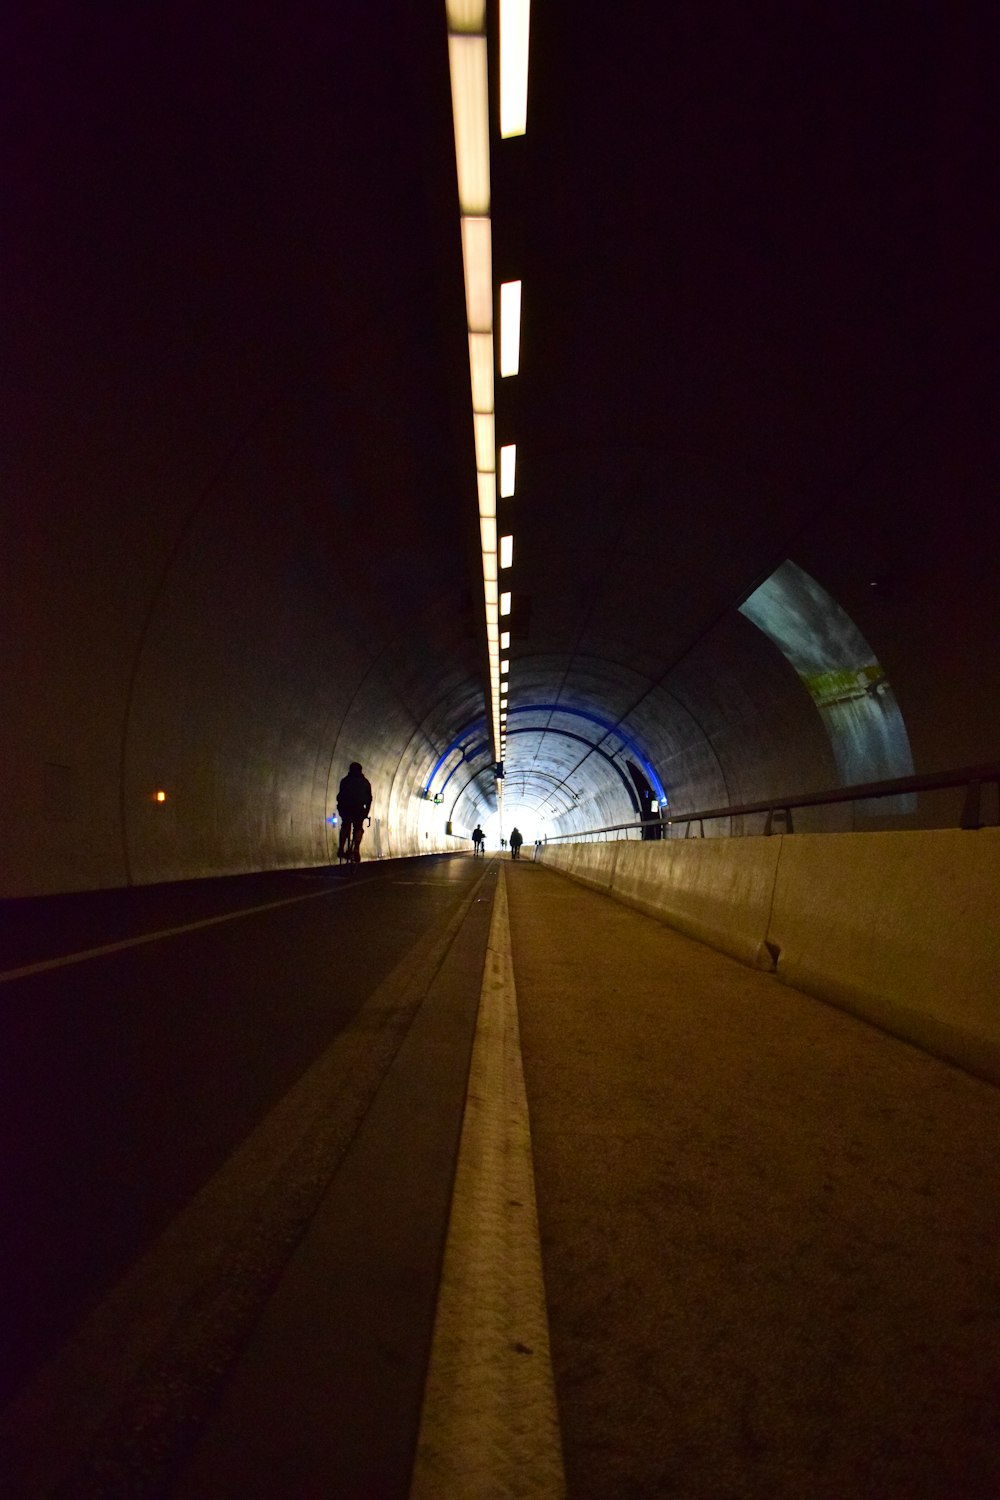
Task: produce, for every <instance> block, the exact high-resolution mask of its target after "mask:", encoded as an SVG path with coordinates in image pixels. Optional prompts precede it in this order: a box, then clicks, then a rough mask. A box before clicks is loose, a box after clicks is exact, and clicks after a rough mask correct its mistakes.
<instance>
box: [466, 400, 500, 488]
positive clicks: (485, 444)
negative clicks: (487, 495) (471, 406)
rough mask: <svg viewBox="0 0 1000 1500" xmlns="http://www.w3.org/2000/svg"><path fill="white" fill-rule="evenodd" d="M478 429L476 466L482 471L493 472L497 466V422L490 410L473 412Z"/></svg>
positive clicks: (473, 418) (476, 428)
mask: <svg viewBox="0 0 1000 1500" xmlns="http://www.w3.org/2000/svg"><path fill="white" fill-rule="evenodd" d="M472 422H473V426H474V427H475V430H476V468H477V469H478V470H479V472H480V473H481V474H482V473H490V474H492V473H493V470H494V468H495V467H496V451H497V450H496V424H495V423H494V421H493V413H492V412H490V411H476V412H473V414H472Z"/></svg>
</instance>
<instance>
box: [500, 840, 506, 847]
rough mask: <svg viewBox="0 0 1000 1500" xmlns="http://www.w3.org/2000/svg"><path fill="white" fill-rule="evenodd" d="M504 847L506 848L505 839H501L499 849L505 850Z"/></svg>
mask: <svg viewBox="0 0 1000 1500" xmlns="http://www.w3.org/2000/svg"><path fill="white" fill-rule="evenodd" d="M506 847H507V840H506V839H501V840H500V848H501V849H506Z"/></svg>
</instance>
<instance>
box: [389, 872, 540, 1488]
mask: <svg viewBox="0 0 1000 1500" xmlns="http://www.w3.org/2000/svg"><path fill="white" fill-rule="evenodd" d="M565 1492H566V1485H565V1477H564V1474H563V1462H562V1449H561V1443H560V1435H559V1421H558V1415H557V1411H556V1400H555V1386H554V1382H553V1377H552V1363H551V1357H550V1352H549V1331H548V1317H547V1313H546V1307H545V1289H544V1285H543V1281H542V1257H541V1246H540V1244H539V1238H538V1219H537V1214H536V1208H535V1183H534V1173H533V1170H532V1165H531V1133H530V1128H529V1121H528V1104H527V1098H526V1096H525V1090H524V1072H523V1068H522V1063H521V1047H520V1038H519V1033H518V1020H517V996H516V993H515V989H514V971H513V964H512V962H511V951H510V927H509V923H508V917H507V891H506V886H505V883H504V873H503V867H502V866H501V867H500V872H499V879H498V881H497V888H496V895H495V898H494V904H493V917H492V923H491V927H490V937H489V945H488V949H487V954H486V966H485V972H484V974H483V987H482V994H481V997H480V1002H479V1020H478V1024H477V1027H476V1037H475V1042H474V1044H473V1051H472V1063H471V1067H470V1070H469V1087H468V1095H467V1099H466V1107H465V1116H464V1120H463V1124H462V1139H461V1144H460V1147H459V1156H458V1167H457V1171H456V1175H455V1188H454V1194H453V1198H452V1207H451V1217H450V1220H449V1224H448V1238H447V1244H446V1248H445V1257H444V1267H443V1270H442V1276H441V1289H440V1292H439V1295H438V1307H437V1314H436V1319H435V1326H434V1338H433V1343H432V1348H431V1358H430V1364H429V1368H428V1374H427V1383H426V1386H425V1389H424V1402H423V1411H422V1415H421V1424H420V1436H419V1439H418V1444H417V1454H416V1459H415V1463H414V1470H413V1479H412V1484H411V1489H410V1497H411V1500H440V1497H441V1496H442V1495H447V1496H448V1500H482V1497H483V1496H486V1495H488V1496H490V1497H491V1500H502V1497H506V1496H525V1497H527V1496H530V1497H532V1500H562V1497H563V1496H564V1495H565Z"/></svg>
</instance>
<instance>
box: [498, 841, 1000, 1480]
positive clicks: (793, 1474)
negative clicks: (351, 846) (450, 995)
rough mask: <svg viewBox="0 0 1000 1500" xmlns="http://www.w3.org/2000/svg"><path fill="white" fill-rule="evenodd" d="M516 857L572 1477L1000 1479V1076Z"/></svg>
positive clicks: (535, 1116) (520, 980) (513, 886)
mask: <svg viewBox="0 0 1000 1500" xmlns="http://www.w3.org/2000/svg"><path fill="white" fill-rule="evenodd" d="M506 873H507V888H508V896H509V908H510V924H511V937H512V947H513V957H514V973H515V979H516V985H517V999H518V1008H519V1015H520V1026H521V1040H522V1052H523V1062H524V1071H525V1080H526V1087H527V1096H528V1106H529V1111H530V1118H531V1129H532V1136H533V1144H534V1158H535V1173H536V1192H537V1200H538V1214H539V1220H540V1227H541V1237H542V1254H543V1264H544V1271H545V1282H546V1288H547V1295H548V1311H549V1320H550V1334H551V1346H552V1355H553V1363H554V1370H555V1381H556V1392H557V1398H558V1403H559V1413H560V1421H561V1427H562V1436H563V1444H564V1449H565V1464H566V1477H567V1488H568V1493H569V1495H570V1496H571V1497H573V1500H587V1497H594V1500H597V1497H601V1500H606V1497H608V1496H625V1495H628V1496H635V1497H646V1496H661V1495H671V1496H679V1497H683V1500H728V1497H732V1500H755V1497H760V1500H765V1497H766V1500H802V1497H804V1496H809V1497H810V1500H819V1497H829V1500H848V1497H859V1500H871V1497H880V1500H882V1497H885V1500H889V1497H900V1496H905V1497H906V1500H931V1497H933V1500H956V1497H959V1496H961V1497H979V1496H986V1495H996V1494H1000V1428H998V1425H997V1420H996V1412H997V1397H998V1395H1000V1256H998V1250H997V1245H998V1237H997V1230H998V1227H1000V1226H998V1205H1000V1090H997V1089H995V1088H993V1087H992V1086H990V1085H989V1084H986V1083H983V1082H981V1081H979V1080H977V1079H975V1078H972V1077H969V1076H967V1075H966V1074H964V1073H962V1072H960V1071H959V1070H957V1069H956V1068H954V1067H951V1066H950V1065H948V1064H945V1063H942V1062H939V1061H937V1060H936V1059H934V1058H931V1057H929V1056H927V1055H926V1054H924V1053H922V1052H920V1051H918V1050H917V1049H915V1048H913V1047H911V1046H909V1045H908V1044H906V1043H903V1042H900V1041H897V1040H895V1039H893V1038H891V1037H888V1036H886V1035H884V1034H883V1033H881V1032H879V1031H878V1030H876V1029H874V1028H872V1027H870V1026H867V1025H865V1024H864V1023H862V1022H859V1021H857V1020H855V1019H854V1018H852V1017H850V1016H848V1015H845V1014H843V1013H841V1012H839V1011H837V1010H835V1009H832V1008H830V1007H828V1006H826V1005H823V1004H821V1003H819V1002H817V1001H815V1000H813V999H810V998H808V997H806V996H804V995H802V994H800V993H798V992H796V991H794V990H790V989H788V988H787V987H785V986H783V985H782V984H781V983H780V982H778V981H777V980H776V979H775V978H774V977H773V976H770V975H766V974H761V973H759V972H756V971H754V970H751V969H748V968H745V967H743V966H742V965H740V964H739V963H737V962H735V961H734V960H732V959H729V958H727V957H725V956H723V955H721V954H718V953H716V952H714V951H713V950H711V949H708V948H705V947H703V946H701V945H700V944H697V943H695V942H692V941H690V940H689V939H687V938H685V937H682V936H681V935H679V934H677V933H675V932H673V931H671V930H670V929H668V928H666V927H664V926H662V925H661V924H659V923H657V922H656V921H654V920H653V919H651V918H647V917H644V916H642V915H640V914H639V913H636V912H634V911H632V910H630V909H628V908H626V907H625V906H622V905H620V904H618V903H617V902H615V901H613V900H611V899H610V898H608V897H607V896H603V895H600V894H597V893H595V892H592V891H590V890H588V889H585V888H584V887H582V886H580V885H577V884H576V883H574V882H573V881H571V880H569V879H567V878H566V877H564V876H560V875H556V874H553V873H552V872H550V871H547V870H545V869H544V868H542V867H541V866H535V865H532V864H525V863H522V864H521V865H519V866H518V867H517V868H513V867H508V868H507V871H506Z"/></svg>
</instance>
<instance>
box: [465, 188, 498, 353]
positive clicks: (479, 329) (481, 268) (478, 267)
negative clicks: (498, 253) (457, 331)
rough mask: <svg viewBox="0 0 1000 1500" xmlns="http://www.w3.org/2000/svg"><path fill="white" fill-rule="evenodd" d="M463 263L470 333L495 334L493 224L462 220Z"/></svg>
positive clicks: (485, 220) (483, 220) (467, 216)
mask: <svg viewBox="0 0 1000 1500" xmlns="http://www.w3.org/2000/svg"><path fill="white" fill-rule="evenodd" d="M462 263H463V265H464V267H465V313H466V317H467V319H468V323H469V331H470V332H473V333H492V331H493V240H492V231H491V229H490V221H489V219H487V218H482V217H470V216H469V215H465V216H464V217H463V219H462Z"/></svg>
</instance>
